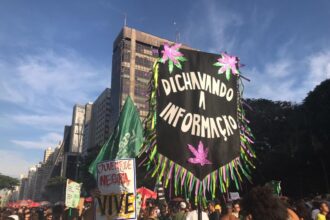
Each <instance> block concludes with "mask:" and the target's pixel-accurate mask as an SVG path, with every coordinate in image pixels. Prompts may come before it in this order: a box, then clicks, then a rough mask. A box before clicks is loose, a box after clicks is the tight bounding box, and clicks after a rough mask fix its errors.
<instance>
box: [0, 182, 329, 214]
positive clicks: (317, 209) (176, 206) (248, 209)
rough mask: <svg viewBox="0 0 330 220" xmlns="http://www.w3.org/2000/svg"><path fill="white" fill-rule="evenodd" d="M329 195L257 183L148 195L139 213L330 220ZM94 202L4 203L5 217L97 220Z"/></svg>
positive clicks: (2, 211)
mask: <svg viewBox="0 0 330 220" xmlns="http://www.w3.org/2000/svg"><path fill="white" fill-rule="evenodd" d="M329 199H330V198H329V197H326V196H325V195H324V196H316V197H314V198H304V199H300V200H292V199H290V198H288V197H284V196H277V195H275V194H274V193H273V191H272V189H271V188H269V187H255V188H253V189H252V190H250V191H249V192H248V193H247V194H245V195H244V196H243V198H240V199H236V200H231V199H226V200H224V199H223V198H222V199H219V200H214V201H207V202H206V201H205V202H202V203H201V205H200V207H201V208H200V210H199V209H198V207H197V205H196V204H195V202H189V200H188V199H184V198H181V197H175V198H173V199H171V200H168V201H167V200H165V199H159V198H157V199H152V198H148V199H147V200H146V202H145V204H142V207H141V209H140V211H139V213H137V219H140V220H198V215H199V212H200V215H201V216H200V217H201V219H202V220H266V219H269V220H327V219H330V213H329V202H330V200H329ZM94 212H95V210H94V206H93V201H92V202H85V203H84V206H83V207H82V210H78V209H72V210H69V209H68V208H66V207H65V205H64V204H62V203H61V204H54V205H51V204H48V205H47V206H43V207H33V208H29V207H16V208H15V207H3V208H2V209H1V213H0V219H1V220H49V219H52V220H66V219H73V220H75V219H76V220H93V219H94Z"/></svg>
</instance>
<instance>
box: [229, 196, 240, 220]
mask: <svg viewBox="0 0 330 220" xmlns="http://www.w3.org/2000/svg"><path fill="white" fill-rule="evenodd" d="M240 211H241V206H240V205H239V201H238V200H237V201H235V202H234V203H233V211H232V213H231V214H232V215H233V216H234V217H235V218H234V219H241V216H240Z"/></svg>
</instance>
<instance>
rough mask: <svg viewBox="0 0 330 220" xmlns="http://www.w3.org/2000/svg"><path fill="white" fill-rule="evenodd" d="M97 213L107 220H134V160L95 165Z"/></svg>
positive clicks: (111, 161)
mask: <svg viewBox="0 0 330 220" xmlns="http://www.w3.org/2000/svg"><path fill="white" fill-rule="evenodd" d="M97 184H98V189H99V190H100V192H101V196H99V197H97V198H96V199H97V203H98V208H97V212H98V213H99V214H100V215H101V216H104V217H106V218H107V219H134V218H136V204H135V197H136V192H135V191H136V174H135V160H134V159H118V160H109V161H104V162H101V163H99V164H98V165H97Z"/></svg>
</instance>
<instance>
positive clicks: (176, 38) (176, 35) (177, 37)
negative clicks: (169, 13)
mask: <svg viewBox="0 0 330 220" xmlns="http://www.w3.org/2000/svg"><path fill="white" fill-rule="evenodd" d="M173 25H174V27H175V42H176V43H179V42H180V31H179V29H178V27H177V26H176V21H175V20H174V21H173Z"/></svg>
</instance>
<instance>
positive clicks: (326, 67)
mask: <svg viewBox="0 0 330 220" xmlns="http://www.w3.org/2000/svg"><path fill="white" fill-rule="evenodd" d="M307 62H308V67H309V71H308V72H309V74H308V77H307V79H306V86H308V87H310V89H313V88H314V87H315V86H316V85H318V84H319V83H320V82H322V81H323V80H326V79H329V78H330V50H328V51H322V52H320V53H317V54H313V55H311V56H309V57H308V58H307Z"/></svg>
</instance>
